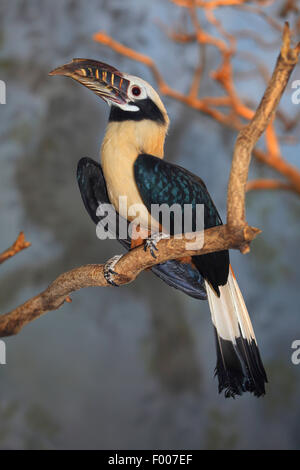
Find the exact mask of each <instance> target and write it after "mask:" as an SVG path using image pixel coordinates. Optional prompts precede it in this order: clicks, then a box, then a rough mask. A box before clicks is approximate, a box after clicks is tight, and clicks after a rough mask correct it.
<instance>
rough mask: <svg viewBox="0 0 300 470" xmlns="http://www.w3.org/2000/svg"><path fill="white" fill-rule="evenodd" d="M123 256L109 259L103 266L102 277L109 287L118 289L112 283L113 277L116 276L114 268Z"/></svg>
mask: <svg viewBox="0 0 300 470" xmlns="http://www.w3.org/2000/svg"><path fill="white" fill-rule="evenodd" d="M123 256H124V255H115V256H113V257H112V258H110V259H109V260H108V261H107V262H106V263H105V265H104V268H103V275H104V278H105V280H106V281H107V282H108V284H110V285H111V286H114V287H119V286H118V284H116V283H115V282H114V276H115V275H117V274H118V273H116V271H114V267H115V266H116V264H117V263H118V261H120V259H121V258H122V257H123Z"/></svg>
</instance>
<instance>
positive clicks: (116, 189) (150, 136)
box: [101, 120, 167, 225]
mask: <svg viewBox="0 0 300 470" xmlns="http://www.w3.org/2000/svg"><path fill="white" fill-rule="evenodd" d="M166 132H167V126H163V125H159V124H157V123H155V122H152V121H148V120H143V121H123V122H110V123H109V124H108V126H107V131H106V134H105V137H104V140H103V144H102V148H101V164H102V169H103V173H104V177H105V181H106V185H107V190H108V195H109V199H110V202H111V203H112V204H113V205H114V207H115V209H116V210H117V211H118V212H121V215H122V216H123V217H126V218H127V219H129V220H131V219H132V218H131V217H129V216H128V214H127V213H126V214H125V213H122V210H121V211H119V197H120V196H127V206H128V207H129V206H130V205H133V204H143V203H142V200H141V197H140V195H139V192H138V189H137V186H136V184H135V179H134V170H133V165H134V162H135V160H136V158H137V157H138V155H139V154H141V153H148V154H150V155H154V156H156V157H159V158H163V155H164V142H165V136H166ZM133 218H134V217H133ZM143 218H144V223H145V224H146V223H147V225H149V221H147V219H148V215H146V212H145V214H144V215H143ZM146 221H147V222H146Z"/></svg>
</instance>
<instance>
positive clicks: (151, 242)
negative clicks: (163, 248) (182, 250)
mask: <svg viewBox="0 0 300 470" xmlns="http://www.w3.org/2000/svg"><path fill="white" fill-rule="evenodd" d="M163 238H170V236H169V235H168V234H167V233H162V232H157V233H153V234H152V235H151V237H150V238H147V240H146V241H145V245H144V251H147V250H148V248H149V250H150V253H151V255H152V256H153V258H156V255H155V253H154V250H155V251H158V248H157V246H156V245H157V244H158V242H160V240H162V239H163Z"/></svg>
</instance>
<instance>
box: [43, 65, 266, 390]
mask: <svg viewBox="0 0 300 470" xmlns="http://www.w3.org/2000/svg"><path fill="white" fill-rule="evenodd" d="M50 75H65V76H68V77H71V78H73V79H74V80H76V81H77V82H79V83H81V84H83V85H85V86H86V87H87V88H89V89H90V90H92V91H93V92H94V93H95V94H96V95H98V96H99V97H100V98H102V99H103V100H104V101H105V102H106V103H107V104H108V105H109V106H110V115H109V122H108V126H107V130H106V134H105V137H104V140H103V143H102V147H101V165H102V166H100V165H99V164H97V163H96V162H94V161H93V160H91V159H87V158H84V159H82V160H81V161H80V162H79V165H78V172H77V176H78V183H79V187H80V191H81V195H82V198H83V202H84V204H85V206H86V208H87V210H88V212H89V213H90V215H91V217H92V218H93V220H94V221H95V222H97V221H98V220H99V217H98V216H97V214H96V210H97V206H98V205H99V204H101V203H105V202H110V203H111V204H112V205H113V207H114V209H115V211H116V213H118V214H119V215H120V216H121V217H122V218H124V219H126V220H127V222H128V223H129V222H130V221H132V219H133V216H132V215H130V213H129V210H128V208H130V207H131V206H132V205H135V204H139V208H140V209H139V210H140V213H139V227H137V231H139V233H140V238H138V239H137V240H136V239H135V240H128V239H127V240H122V243H123V245H124V246H125V247H126V248H127V249H130V248H133V247H135V246H137V245H138V244H142V243H143V244H144V249H147V248H149V249H150V250H151V253H152V254H153V256H155V250H157V249H158V248H157V246H156V245H157V242H158V241H159V240H160V239H161V238H162V237H164V236H166V232H165V233H164V226H162V224H161V219H160V218H159V219H154V218H153V214H152V212H151V207H152V205H154V204H156V205H162V204H167V205H169V207H170V206H172V205H173V204H177V205H179V206H180V207H181V208H182V211H184V209H185V205H188V204H189V205H190V206H191V207H192V222H193V227H194V226H195V219H196V206H197V205H198V204H203V205H204V228H205V229H206V228H210V227H214V226H217V225H221V224H222V220H221V218H220V215H219V213H218V211H217V209H216V207H215V205H214V203H213V201H212V199H211V197H210V195H209V193H208V191H207V188H206V186H205V184H204V182H203V181H202V180H201V179H200V178H199V177H198V176H196V175H194V174H193V173H191V172H189V171H188V170H186V169H184V168H182V167H180V166H178V165H175V164H173V163H169V162H166V161H164V160H163V157H164V142H165V137H166V134H167V130H168V126H169V118H168V114H167V111H166V109H165V107H164V105H163V103H162V101H161V99H160V97H159V95H158V93H157V92H156V91H155V90H154V89H153V88H152V86H151V85H149V84H148V83H147V82H145V81H144V80H142V79H141V78H138V77H134V76H131V75H128V74H126V73H121V72H120V71H119V70H117V69H116V68H114V67H112V66H110V65H107V64H105V63H103V62H98V61H95V60H89V59H73V61H72V62H70V63H69V64H65V65H63V66H61V67H58V68H56V69H55V70H53V71H52V72H50ZM124 196H126V198H127V205H126V207H125V208H124V205H121V204H120V197H124ZM150 228H151V232H150ZM153 228H154V229H155V230H154V231H156V233H155V234H154V235H153ZM182 231H183V228H182ZM150 233H151V235H150ZM168 233H169V235H174V233H176V232H175V228H174V224H173V225H170V230H169V232H168ZM145 234H146V235H145ZM145 239H146V240H145ZM120 241H121V240H120ZM119 259H120V257H119V256H116V257H114V258H112V259H111V260H109V262H108V263H107V264H106V266H105V269H104V271H105V277H106V279H107V281H108V282H109V283H110V284H112V285H116V284H115V281H114V274H116V273H115V271H114V269H116V268H115V266H116V264H117V262H118V260H119ZM152 270H153V271H154V272H155V274H157V275H158V276H159V277H161V278H162V279H163V280H164V281H165V282H167V283H168V284H170V285H172V286H173V287H176V288H178V289H180V290H182V291H184V292H185V293H187V294H188V295H191V296H192V297H195V298H198V299H204V298H206V295H205V290H206V293H207V298H208V302H209V307H210V311H211V317H212V322H213V325H214V331H215V339H216V349H217V364H216V370H215V373H216V375H217V377H218V382H219V392H222V391H223V390H224V391H225V397H235V396H236V395H241V394H242V393H243V392H246V391H248V392H252V393H253V394H254V395H255V396H261V395H264V394H265V383H266V382H267V377H266V373H265V370H264V367H263V364H262V361H261V357H260V353H259V349H258V346H257V342H256V338H255V335H254V331H253V328H252V324H251V320H250V317H249V315H248V311H247V308H246V306H245V303H244V300H243V297H242V294H241V291H240V289H239V287H238V284H237V280H236V277H235V275H234V273H233V270H232V267H231V265H230V262H229V253H228V251H227V250H226V251H225V250H224V251H219V252H215V253H209V254H205V255H201V256H193V257H190V258H187V257H186V258H184V259H182V260H181V261H180V260H172V261H169V262H166V263H163V264H160V265H157V266H155V267H154V268H153V269H152ZM204 286H205V287H204Z"/></svg>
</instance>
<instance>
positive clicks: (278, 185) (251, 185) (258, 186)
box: [246, 179, 299, 194]
mask: <svg viewBox="0 0 300 470" xmlns="http://www.w3.org/2000/svg"><path fill="white" fill-rule="evenodd" d="M264 189H268V190H269V189H284V190H286V191H295V192H296V193H298V192H297V191H296V190H295V188H294V186H293V185H291V184H289V183H284V182H283V181H278V180H272V179H256V180H251V181H248V182H247V185H246V191H247V192H248V191H254V190H255V191H257V190H264ZM298 194H299V193H298Z"/></svg>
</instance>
